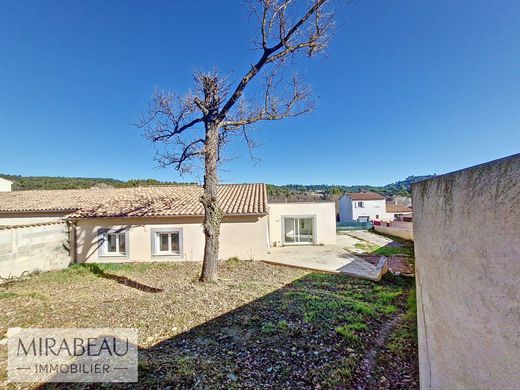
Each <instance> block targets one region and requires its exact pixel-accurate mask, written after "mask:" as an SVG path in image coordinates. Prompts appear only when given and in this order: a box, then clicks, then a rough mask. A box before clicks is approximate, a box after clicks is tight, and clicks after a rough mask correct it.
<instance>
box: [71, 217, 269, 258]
mask: <svg viewBox="0 0 520 390" xmlns="http://www.w3.org/2000/svg"><path fill="white" fill-rule="evenodd" d="M106 228H110V229H121V228H125V229H128V230H129V233H128V256H127V257H124V258H122V257H107V256H100V253H99V246H100V237H99V230H100V229H106ZM155 228H175V229H179V228H180V229H182V244H181V245H182V253H181V256H153V255H152V232H151V229H155ZM267 233H268V231H267V216H260V217H259V216H240V217H227V218H224V220H223V221H222V226H221V234H220V251H219V258H221V259H228V258H229V257H234V256H237V257H239V258H240V259H243V260H262V259H264V258H265V255H266V254H267V243H268V236H267ZM76 237H77V238H76V242H77V250H76V259H77V261H78V262H110V263H113V262H128V261H143V262H146V261H182V260H184V261H202V259H203V255H204V234H203V232H202V217H168V218H103V219H91V220H90V219H83V220H79V221H77V228H76Z"/></svg>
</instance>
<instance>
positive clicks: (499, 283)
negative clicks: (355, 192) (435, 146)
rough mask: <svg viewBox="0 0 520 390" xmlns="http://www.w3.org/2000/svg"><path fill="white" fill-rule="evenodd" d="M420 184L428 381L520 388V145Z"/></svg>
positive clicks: (421, 316)
mask: <svg viewBox="0 0 520 390" xmlns="http://www.w3.org/2000/svg"><path fill="white" fill-rule="evenodd" d="M412 193H413V205H414V208H413V218H414V222H413V224H414V239H415V261H416V268H415V269H416V283H417V310H418V330H419V332H418V335H419V371H420V385H421V389H432V390H445V389H475V390H476V389H490V390H491V389H493V390H494V389H497V390H498V389H500V390H517V389H519V388H520V373H519V367H520V154H517V155H515V156H511V157H509V158H504V159H501V160H497V161H493V162H490V163H487V164H483V165H479V166H476V167H472V168H469V169H465V170H462V171H458V172H454V173H451V174H448V175H443V176H439V177H436V178H433V179H430V180H425V181H422V182H419V183H416V184H413V185H412Z"/></svg>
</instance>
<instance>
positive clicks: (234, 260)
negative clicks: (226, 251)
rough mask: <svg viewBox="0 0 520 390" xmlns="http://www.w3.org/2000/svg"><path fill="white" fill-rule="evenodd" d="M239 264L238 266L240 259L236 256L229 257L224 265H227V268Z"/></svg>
mask: <svg viewBox="0 0 520 390" xmlns="http://www.w3.org/2000/svg"><path fill="white" fill-rule="evenodd" d="M239 264H240V259H239V258H238V257H236V256H234V257H230V258H229V259H227V260H226V265H229V266H234V265H239Z"/></svg>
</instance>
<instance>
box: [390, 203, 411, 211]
mask: <svg viewBox="0 0 520 390" xmlns="http://www.w3.org/2000/svg"><path fill="white" fill-rule="evenodd" d="M386 212H387V213H411V212H412V209H411V208H410V207H408V206H404V205H401V204H393V203H387V204H386Z"/></svg>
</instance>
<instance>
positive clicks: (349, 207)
mask: <svg viewBox="0 0 520 390" xmlns="http://www.w3.org/2000/svg"><path fill="white" fill-rule="evenodd" d="M358 202H363V207H357V206H356V205H357V203H358ZM362 216H368V217H369V218H370V219H371V220H374V219H385V218H386V217H387V213H386V202H385V200H384V199H381V200H354V201H353V200H352V199H351V198H350V197H349V196H348V195H343V196H342V197H341V198H340V202H339V218H340V219H339V221H340V222H352V221H357V219H358V218H359V217H362Z"/></svg>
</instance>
